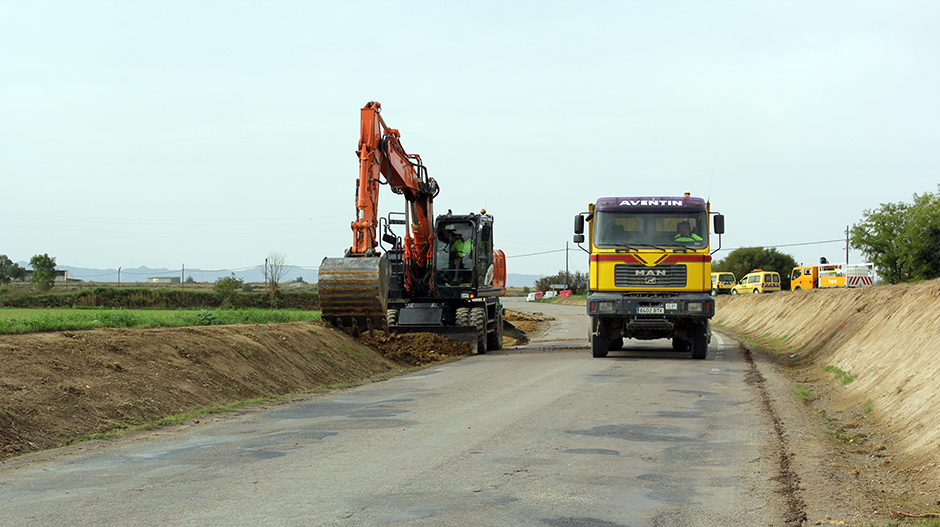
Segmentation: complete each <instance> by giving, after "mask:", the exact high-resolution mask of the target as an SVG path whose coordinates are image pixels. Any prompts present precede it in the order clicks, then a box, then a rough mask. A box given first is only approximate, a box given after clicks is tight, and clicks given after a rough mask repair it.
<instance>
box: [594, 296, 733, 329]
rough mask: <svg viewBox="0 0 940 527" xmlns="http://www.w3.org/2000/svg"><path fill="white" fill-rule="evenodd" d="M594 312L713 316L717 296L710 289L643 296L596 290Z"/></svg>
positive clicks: (653, 317)
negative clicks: (709, 291) (706, 290)
mask: <svg viewBox="0 0 940 527" xmlns="http://www.w3.org/2000/svg"><path fill="white" fill-rule="evenodd" d="M587 314H588V315H590V316H599V317H611V318H621V319H623V318H626V319H632V320H636V321H638V322H639V321H649V322H653V321H657V320H670V319H673V320H675V319H685V318H696V319H709V318H711V317H713V316H714V315H715V299H714V298H713V297H712V296H711V295H710V294H708V293H678V294H675V295H651V296H640V295H631V294H629V293H627V294H621V293H602V292H592V293H590V294H589V295H588V297H587Z"/></svg>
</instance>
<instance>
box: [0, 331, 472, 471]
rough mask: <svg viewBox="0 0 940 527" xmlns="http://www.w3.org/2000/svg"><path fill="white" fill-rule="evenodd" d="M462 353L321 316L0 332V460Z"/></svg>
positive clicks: (456, 347)
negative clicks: (365, 331) (357, 330)
mask: <svg viewBox="0 0 940 527" xmlns="http://www.w3.org/2000/svg"><path fill="white" fill-rule="evenodd" d="M469 353H470V346H469V345H467V344H465V343H460V342H455V341H453V340H450V339H445V338H442V337H439V336H436V335H430V334H426V333H416V334H410V335H393V336H392V337H391V338H385V337H384V336H381V337H380V336H376V337H375V338H370V337H368V336H364V337H363V339H362V340H361V341H356V340H354V339H352V338H350V337H347V336H346V335H344V334H342V333H340V332H338V331H336V330H334V329H332V328H330V327H328V326H326V325H324V324H321V323H319V322H295V323H290V324H269V325H236V326H211V327H190V328H160V329H98V330H92V331H66V332H55V333H34V334H27V335H0V460H2V459H6V458H9V457H12V456H16V455H19V454H24V453H27V452H33V451H37V450H43V449H47V448H52V447H55V446H58V445H61V444H62V443H63V442H67V441H69V440H73V439H75V438H79V437H82V436H87V435H94V434H99V433H105V432H109V431H113V430H115V429H120V428H123V427H127V426H133V425H139V424H144V423H151V422H154V421H157V420H160V419H162V418H164V417H167V416H171V415H176V414H182V413H186V412H193V411H195V410H200V409H206V408H213V407H218V406H224V405H226V404H231V403H234V402H239V401H245V400H251V399H258V398H269V397H274V396H279V395H284V394H290V393H295V392H304V391H309V390H316V389H317V388H320V387H324V386H330V385H336V384H343V383H356V382H360V381H363V380H365V379H370V378H372V377H374V376H376V375H380V374H383V373H388V372H393V371H398V370H402V369H405V368H408V367H412V366H420V365H424V364H428V363H432V362H436V361H440V360H443V359H446V358H448V357H453V356H458V355H467V354H469Z"/></svg>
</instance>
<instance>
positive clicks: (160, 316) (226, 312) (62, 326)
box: [0, 308, 320, 334]
mask: <svg viewBox="0 0 940 527" xmlns="http://www.w3.org/2000/svg"><path fill="white" fill-rule="evenodd" d="M319 319H320V312H319V311H301V310H294V309H279V310H269V309H217V310H211V311H210V310H206V309H192V310H172V309H65V308H62V309H55V308H53V309H18V308H0V334H11V333H32V332H37V331H65V330H77V329H94V328H106V327H112V328H113V327H123V328H158V327H181V326H211V325H221V324H271V323H279V322H298V321H310V320H319Z"/></svg>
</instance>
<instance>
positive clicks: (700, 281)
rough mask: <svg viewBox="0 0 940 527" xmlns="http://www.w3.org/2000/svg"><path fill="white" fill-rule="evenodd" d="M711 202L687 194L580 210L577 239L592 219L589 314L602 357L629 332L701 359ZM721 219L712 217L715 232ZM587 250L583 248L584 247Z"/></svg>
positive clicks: (710, 303) (708, 307)
mask: <svg viewBox="0 0 940 527" xmlns="http://www.w3.org/2000/svg"><path fill="white" fill-rule="evenodd" d="M710 220H711V217H710V210H709V204H708V203H706V202H705V200H703V199H701V198H694V197H691V196H689V195H688V194H686V195H685V196H682V197H608V198H600V199H598V200H597V202H596V203H592V204H590V205H588V211H587V212H584V213H581V214H579V215H577V216H575V236H574V241H575V242H576V243H579V244H580V243H583V242H584V241H585V239H584V222H585V221H587V223H588V237H587V241H588V249H585V250H586V251H587V252H588V253H589V254H590V277H589V285H588V298H587V312H588V315H589V316H590V317H591V332H590V338H591V349H592V352H593V354H594V356H595V357H605V356H607V352H608V351H610V350H617V349H620V347H622V345H623V339H624V338H637V339H657V338H669V339H672V344H673V348H674V349H676V350H691V353H692V356H693V358H696V359H704V358H705V355H706V350H707V345H708V340H709V337H710V336H711V326H710V324H709V319H710V318H711V317H712V316H713V315H714V314H715V299H714V298H713V297H712V296H711V294H710V293H711V289H712V283H711V254H710V253H709V232H710V229H709V225H710ZM723 232H724V217H723V216H721V215H717V216H716V217H715V233H716V234H721V233H723ZM582 248H583V247H582Z"/></svg>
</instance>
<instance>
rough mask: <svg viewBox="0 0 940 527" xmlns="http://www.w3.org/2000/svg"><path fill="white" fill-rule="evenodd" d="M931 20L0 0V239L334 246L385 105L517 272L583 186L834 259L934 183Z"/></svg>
mask: <svg viewBox="0 0 940 527" xmlns="http://www.w3.org/2000/svg"><path fill="white" fill-rule="evenodd" d="M938 28H940V2H935V1H932V0H931V1H923V2H910V1H908V2H905V1H884V2H865V1H858V0H852V1H847V2H820V1H817V0H813V1H808V2H799V1H786V2H764V1H760V2H758V1H747V2H707V1H695V2H680V1H669V2H652V1H648V2H639V1H637V2H631V1H609V2H600V1H584V0H582V1H580V2H570V1H565V2H551V1H540V2H536V1H512V0H499V1H493V2H483V1H476V2H448V1H442V0H433V1H426V2H418V1H393V2H392V1H387V0H385V1H381V2H378V1H377V2H356V1H348V2H337V1H324V2H315V1H308V2H286V1H258V2H254V1H243V2H235V1H223V2H213V1H205V0H202V1H190V2H174V1H159V2H157V1H152V2H144V1H118V2H80V1H61V2H57V1H8V0H0V181H2V185H3V186H2V196H3V199H2V206H0V254H6V255H8V256H9V257H10V258H11V259H12V260H13V261H28V260H29V258H30V257H31V256H33V255H34V254H42V253H47V254H49V255H50V256H54V257H55V258H56V261H57V263H58V264H59V265H69V266H77V267H94V268H116V267H120V266H123V267H124V268H132V267H137V266H147V267H152V268H157V267H166V268H170V269H179V268H180V267H181V266H183V265H185V266H186V268H202V269H239V268H246V267H251V266H255V265H258V264H260V263H263V261H264V258H265V256H267V255H268V254H269V253H271V252H278V253H281V254H284V255H286V257H287V262H288V263H289V264H290V265H294V266H300V267H309V268H311V269H316V268H317V266H319V264H320V261H321V260H322V259H323V257H325V256H334V257H335V256H341V255H342V254H343V251H344V250H345V249H346V248H347V247H349V246H350V245H351V243H352V231H351V230H350V227H349V223H350V222H351V221H353V219H354V217H355V201H354V200H355V195H354V194H355V183H356V177H357V175H358V158H357V157H356V154H355V150H356V147H357V143H358V138H359V110H360V108H362V106H363V105H365V103H367V102H369V101H379V102H380V103H381V104H382V109H383V112H382V116H383V118H384V119H385V121H386V123H387V124H388V125H389V126H390V127H393V128H398V129H399V130H400V131H401V136H402V139H401V140H402V144H403V145H404V146H405V148H406V149H407V150H408V152H409V153H414V154H420V155H421V157H422V158H423V160H424V162H425V164H426V165H427V167H428V172H429V175H430V176H431V177H434V178H435V179H436V180H437V181H438V183H439V184H440V187H441V193H440V195H439V197H438V198H437V200H436V201H435V210H436V212H439V213H443V212H446V211H447V209H452V210H453V211H454V212H455V213H468V212H471V211H479V210H480V209H481V208H486V209H487V211H489V212H490V213H492V214H493V215H494V216H495V218H496V227H495V228H496V230H495V236H496V245H497V247H499V248H501V249H503V251H505V253H506V255H507V256H508V257H509V260H508V266H509V272H510V273H524V274H539V275H548V274H553V273H555V272H557V271H559V270H562V269H564V268H565V263H566V255H567V257H568V265H569V267H570V269H571V270H572V271H574V270H580V271H586V270H587V258H586V255H585V254H584V253H583V252H581V251H580V250H579V249H577V247H576V246H575V245H574V244H571V243H569V242H570V240H571V234H572V218H573V217H574V215H575V214H576V213H578V212H580V211H583V210H586V208H587V204H588V203H589V202H593V201H595V200H596V199H597V198H598V197H601V196H673V195H682V194H683V193H684V192H690V193H692V195H694V196H700V197H703V198H706V199H709V200H710V202H711V205H712V210H713V211H715V210H717V211H720V212H721V213H723V214H724V215H725V216H726V229H727V233H726V234H725V236H723V239H722V244H723V247H724V248H725V249H734V248H737V247H746V246H765V247H770V246H778V247H779V250H780V251H782V252H786V253H788V254H791V255H793V256H794V258H796V260H797V261H798V262H805V263H807V264H808V263H811V262H814V261H816V260H817V259H818V258H819V257H820V256H823V255H825V256H827V257H828V258H829V260H830V261H841V260H844V257H845V252H844V244H843V243H840V242H835V243H828V244H815V245H808V244H811V243H813V242H819V241H830V240H840V239H843V238H844V237H845V228H846V226H848V225H851V224H853V223H857V222H858V221H860V220H861V218H862V214H863V212H864V210H865V209H873V208H877V207H878V206H879V204H881V203H886V202H898V201H905V202H910V201H911V200H912V198H913V195H914V194H915V193H919V194H920V193H924V192H936V191H937V184H938V181H940V177H938V168H940V96H938V90H940V67H938V66H940V30H938ZM403 205H404V200H403V199H402V198H401V197H400V196H398V195H394V194H392V193H391V192H390V191H389V190H388V189H387V188H384V189H383V195H382V198H381V202H380V209H381V213H382V214H383V215H384V214H386V213H387V212H390V211H400V210H403ZM566 243H567V244H569V246H570V247H571V248H572V251H571V252H569V253H566V252H565V248H566ZM727 254H728V251H727V250H723V251H721V252H719V253H718V254H716V258H721V257H723V256H725V255H727ZM850 260H851V261H853V262H859V261H861V257H860V255H858V253H856V252H853V253H851V255H850ZM781 271H785V270H781ZM305 276H306V273H305Z"/></svg>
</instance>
